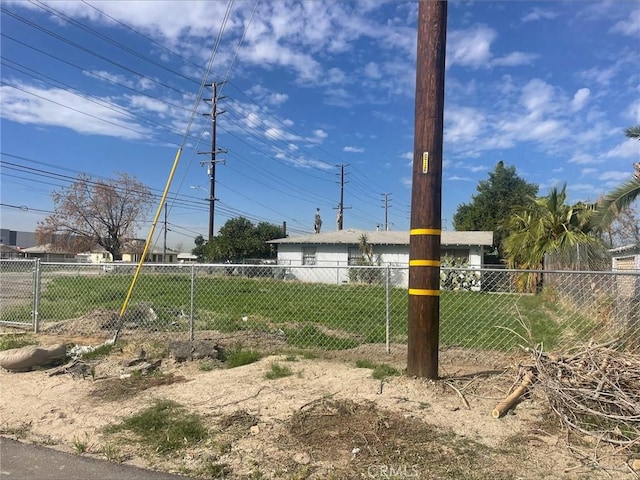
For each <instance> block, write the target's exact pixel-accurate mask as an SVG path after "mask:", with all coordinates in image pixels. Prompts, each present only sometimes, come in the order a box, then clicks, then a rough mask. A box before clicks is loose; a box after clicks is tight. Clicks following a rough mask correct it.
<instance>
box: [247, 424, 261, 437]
mask: <svg viewBox="0 0 640 480" xmlns="http://www.w3.org/2000/svg"><path fill="white" fill-rule="evenodd" d="M249 433H251V435H257V434H258V433H260V427H258V426H257V425H253V426H252V427H251V428H250V429H249Z"/></svg>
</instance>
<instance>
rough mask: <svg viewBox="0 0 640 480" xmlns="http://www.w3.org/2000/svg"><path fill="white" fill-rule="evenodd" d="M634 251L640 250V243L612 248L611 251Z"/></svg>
mask: <svg viewBox="0 0 640 480" xmlns="http://www.w3.org/2000/svg"><path fill="white" fill-rule="evenodd" d="M634 251H638V252H640V243H635V244H631V245H623V246H621V247H616V248H610V249H609V252H611V253H633V252H634Z"/></svg>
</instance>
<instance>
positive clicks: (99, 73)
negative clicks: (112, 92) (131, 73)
mask: <svg viewBox="0 0 640 480" xmlns="http://www.w3.org/2000/svg"><path fill="white" fill-rule="evenodd" d="M82 74H83V75H86V76H90V77H95V78H97V79H99V80H104V81H107V82H111V83H119V84H121V85H125V86H127V87H130V88H133V87H134V86H135V83H134V82H133V81H131V80H129V79H128V78H127V77H125V76H124V75H120V74H117V73H111V72H107V71H106V70H92V71H86V70H84V71H83V72H82Z"/></svg>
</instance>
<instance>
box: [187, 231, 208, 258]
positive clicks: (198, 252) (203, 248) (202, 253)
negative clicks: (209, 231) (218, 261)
mask: <svg viewBox="0 0 640 480" xmlns="http://www.w3.org/2000/svg"><path fill="white" fill-rule="evenodd" d="M194 243H195V244H196V247H195V248H194V249H193V250H191V253H192V254H193V255H195V256H196V257H198V261H199V262H204V261H205V258H206V256H207V241H206V240H205V239H204V237H203V236H202V235H198V236H197V237H196V238H195V240H194Z"/></svg>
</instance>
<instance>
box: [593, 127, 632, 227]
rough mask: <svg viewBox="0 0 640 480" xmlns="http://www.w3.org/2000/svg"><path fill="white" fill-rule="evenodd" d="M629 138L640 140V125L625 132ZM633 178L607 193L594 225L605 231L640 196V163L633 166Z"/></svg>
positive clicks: (599, 205)
mask: <svg viewBox="0 0 640 480" xmlns="http://www.w3.org/2000/svg"><path fill="white" fill-rule="evenodd" d="M624 133H625V135H626V136H627V137H629V138H634V139H638V140H640V125H636V126H633V127H629V128H627V129H626V130H625V132H624ZM633 167H634V170H635V171H634V174H633V177H632V178H631V179H630V180H628V181H626V182H624V183H623V184H622V185H619V186H618V187H616V188H615V189H614V190H613V191H611V192H609V193H607V194H606V195H605V196H604V198H602V200H600V201H599V202H598V204H597V205H596V215H595V217H594V219H593V221H594V225H597V226H598V227H599V228H600V229H602V230H604V229H606V228H607V227H609V225H611V223H612V222H613V221H614V220H615V219H616V216H617V215H618V213H619V212H620V211H622V210H624V209H625V208H627V207H628V206H629V205H631V204H632V203H633V202H634V200H635V199H636V198H638V196H640V162H636V163H634V164H633Z"/></svg>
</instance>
